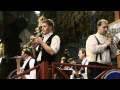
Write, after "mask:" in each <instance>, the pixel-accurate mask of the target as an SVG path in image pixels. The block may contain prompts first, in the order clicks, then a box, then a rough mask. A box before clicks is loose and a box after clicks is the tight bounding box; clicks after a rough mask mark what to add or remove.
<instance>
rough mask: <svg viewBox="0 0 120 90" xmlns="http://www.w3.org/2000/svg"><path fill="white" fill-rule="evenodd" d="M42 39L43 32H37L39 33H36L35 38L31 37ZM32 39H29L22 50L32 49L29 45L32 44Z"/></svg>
mask: <svg viewBox="0 0 120 90" xmlns="http://www.w3.org/2000/svg"><path fill="white" fill-rule="evenodd" d="M39 36H40V37H42V36H43V31H41V32H39V33H37V34H36V35H35V36H33V37H36V38H37V37H39ZM33 40H34V39H31V40H30V41H29V42H28V43H27V44H26V45H24V46H23V49H30V48H32V45H31V43H32V41H33Z"/></svg>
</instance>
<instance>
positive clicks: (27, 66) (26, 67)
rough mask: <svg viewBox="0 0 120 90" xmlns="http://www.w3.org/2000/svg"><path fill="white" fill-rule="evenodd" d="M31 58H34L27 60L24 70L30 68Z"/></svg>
mask: <svg viewBox="0 0 120 90" xmlns="http://www.w3.org/2000/svg"><path fill="white" fill-rule="evenodd" d="M31 59H32V58H30V59H29V61H28V62H27V64H26V66H25V68H24V71H26V70H28V69H30V67H29V63H30V60H31ZM34 65H35V64H34ZM26 74H30V72H28V73H26Z"/></svg>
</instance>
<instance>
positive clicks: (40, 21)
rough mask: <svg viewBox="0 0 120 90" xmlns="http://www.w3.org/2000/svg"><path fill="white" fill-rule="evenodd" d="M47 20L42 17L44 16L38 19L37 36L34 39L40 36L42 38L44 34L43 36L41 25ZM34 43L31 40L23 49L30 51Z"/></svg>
mask: <svg viewBox="0 0 120 90" xmlns="http://www.w3.org/2000/svg"><path fill="white" fill-rule="evenodd" d="M44 19H45V17H44V16H43V15H42V16H40V17H39V18H38V20H37V22H38V27H37V28H35V32H34V33H35V34H36V35H35V36H34V37H39V36H41V35H42V34H43V32H42V31H41V26H42V25H41V24H42V21H43V20H44ZM32 41H33V40H30V41H29V42H28V43H27V44H25V45H24V46H23V49H24V50H26V49H30V48H32V45H31V43H32Z"/></svg>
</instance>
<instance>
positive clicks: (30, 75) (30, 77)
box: [21, 57, 36, 79]
mask: <svg viewBox="0 0 120 90" xmlns="http://www.w3.org/2000/svg"><path fill="white" fill-rule="evenodd" d="M30 58H31V57H29V58H28V59H26V60H25V61H24V64H23V66H22V67H21V69H24V68H25V66H26V64H27V63H28V61H29V60H30V61H29V68H30V69H31V68H33V67H34V64H35V59H33V58H32V59H30ZM25 77H26V79H36V69H34V70H32V71H30V74H29V75H28V74H26V75H25Z"/></svg>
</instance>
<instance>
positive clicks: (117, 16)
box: [115, 11, 120, 21]
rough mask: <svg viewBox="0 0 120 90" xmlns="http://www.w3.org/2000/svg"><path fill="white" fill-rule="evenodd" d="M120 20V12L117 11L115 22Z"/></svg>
mask: <svg viewBox="0 0 120 90" xmlns="http://www.w3.org/2000/svg"><path fill="white" fill-rule="evenodd" d="M118 19H120V11H115V21H116V20H118Z"/></svg>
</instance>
